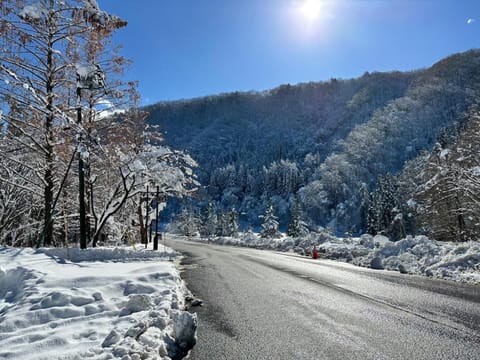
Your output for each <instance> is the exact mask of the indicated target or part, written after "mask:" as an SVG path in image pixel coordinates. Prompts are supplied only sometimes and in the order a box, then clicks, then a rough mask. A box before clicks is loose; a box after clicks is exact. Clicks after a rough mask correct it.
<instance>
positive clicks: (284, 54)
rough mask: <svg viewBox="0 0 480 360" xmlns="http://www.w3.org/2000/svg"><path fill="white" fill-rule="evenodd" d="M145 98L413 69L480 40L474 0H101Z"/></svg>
mask: <svg viewBox="0 0 480 360" xmlns="http://www.w3.org/2000/svg"><path fill="white" fill-rule="evenodd" d="M98 3H99V5H100V7H102V8H103V9H104V10H107V11H109V12H111V13H114V14H116V15H118V16H120V17H122V18H123V19H125V20H127V21H128V23H129V25H128V26H127V27H126V28H124V29H121V30H120V31H119V32H118V34H117V35H116V36H115V38H114V41H115V43H118V44H122V45H123V46H124V49H123V52H122V53H123V55H125V56H126V57H127V58H130V59H132V60H133V61H134V63H133V65H132V66H131V67H130V68H129V70H128V72H127V75H126V76H127V77H128V79H131V80H138V81H139V82H140V86H139V89H140V93H141V95H142V98H143V103H144V104H149V103H154V102H157V101H161V100H175V99H188V98H193V97H200V96H205V95H211V94H218V93H223V92H231V91H249V90H265V89H270V88H273V87H276V86H278V85H281V84H286V83H290V84H296V83H299V82H308V81H321V80H328V79H330V78H333V77H335V78H344V79H347V78H352V77H358V76H361V75H362V74H363V73H364V72H365V71H369V72H372V71H390V70H414V69H419V68H424V67H428V66H430V65H432V64H433V63H435V62H436V61H438V60H440V59H442V58H444V57H446V56H448V55H450V54H453V53H456V52H461V51H465V50H468V49H472V48H480V0H173V1H172V0H169V1H167V0H122V1H119V0H98Z"/></svg>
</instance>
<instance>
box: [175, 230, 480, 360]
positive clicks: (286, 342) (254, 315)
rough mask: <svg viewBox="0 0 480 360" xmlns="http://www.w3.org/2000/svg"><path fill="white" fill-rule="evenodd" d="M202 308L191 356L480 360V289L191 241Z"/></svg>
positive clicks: (186, 268)
mask: <svg viewBox="0 0 480 360" xmlns="http://www.w3.org/2000/svg"><path fill="white" fill-rule="evenodd" d="M167 245H168V246H170V247H173V248H174V249H176V250H178V251H180V252H182V253H184V254H185V259H184V261H183V272H182V277H183V278H184V279H185V280H186V282H187V285H188V287H189V289H190V290H191V291H192V292H193V294H194V295H195V296H196V297H199V298H201V299H202V300H204V305H203V306H202V307H195V308H192V309H191V311H194V312H197V314H198V318H199V329H198V333H197V337H198V340H197V345H196V346H195V347H194V349H193V350H192V351H191V353H190V356H189V358H190V359H193V360H207V359H208V360H215V359H229V360H230V359H234V360H237V359H238V360H241V359H252V360H253V359H255V360H259V359H275V360H279V359H288V360H290V359H376V360H377V359H448V360H451V359H462V360H466V359H472V360H473V359H475V360H478V359H480V286H477V285H466V284H458V283H453V282H448V281H441V280H432V279H427V278H424V277H419V276H408V275H401V274H397V273H394V272H387V271H378V270H370V269H363V268H358V267H354V266H351V265H349V264H344V263H339V262H334V261H329V260H312V259H309V258H305V257H299V256H296V255H292V254H284V253H276V252H271V251H262V250H255V249H246V248H236V247H226V246H215V245H210V244H203V243H193V242H186V241H183V240H181V239H180V238H174V237H170V239H169V240H168V241H167Z"/></svg>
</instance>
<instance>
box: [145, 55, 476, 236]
mask: <svg viewBox="0 0 480 360" xmlns="http://www.w3.org/2000/svg"><path fill="white" fill-rule="evenodd" d="M479 95H480V51H479V50H471V51H467V52H465V53H461V54H455V55H452V56H449V57H447V58H445V59H443V60H441V61H439V62H438V63H436V64H434V65H433V66H432V67H430V68H427V69H422V70H417V71H411V72H388V73H378V72H373V73H365V74H364V75H363V76H362V77H360V78H357V79H348V80H341V79H331V80H330V81H326V82H311V83H305V84H298V85H282V86H279V87H277V88H275V89H272V90H270V91H265V92H246V93H239V92H235V93H229V94H221V95H216V96H208V97H203V98H197V99H192V100H181V101H174V102H161V103H157V104H155V105H151V106H148V107H147V108H146V110H147V111H148V112H149V113H150V115H149V117H148V119H147V121H148V122H149V123H150V124H155V125H159V126H160V128H161V130H162V131H163V132H164V133H165V134H166V142H167V144H168V145H171V146H173V147H175V148H179V149H185V150H187V151H188V152H189V153H190V154H191V155H192V157H193V158H195V159H196V160H197V161H198V163H199V165H200V167H199V170H198V174H199V178H200V181H201V183H202V185H203V186H204V188H203V190H202V193H201V195H202V198H203V199H204V200H205V201H209V200H212V201H215V202H216V204H217V207H218V208H224V209H226V208H230V207H236V208H237V209H238V210H239V212H240V213H241V214H243V215H242V218H241V220H242V221H243V222H244V223H245V224H250V225H254V226H255V225H257V224H258V215H260V214H261V213H262V212H263V211H264V209H265V207H266V203H267V202H268V201H273V202H274V204H275V207H276V208H277V213H278V216H279V217H280V221H281V223H283V224H284V225H285V223H286V222H287V221H288V220H287V219H288V217H289V211H290V210H289V209H290V207H291V204H292V201H293V196H294V195H296V194H298V195H300V196H301V198H302V202H303V206H304V209H305V211H306V213H307V214H308V216H309V219H310V220H311V222H312V223H315V224H319V225H327V224H329V225H332V226H334V227H335V229H336V230H337V231H344V230H353V231H355V232H362V231H364V230H365V228H364V227H365V225H364V223H365V219H364V217H365V215H364V213H363V212H362V211H363V210H362V205H361V204H362V202H363V201H364V197H365V196H366V195H365V193H367V194H368V192H370V191H371V190H372V189H374V188H375V186H376V184H377V181H378V178H379V176H382V175H384V174H386V173H399V172H401V171H402V169H403V166H404V164H405V162H406V161H408V160H410V159H414V158H415V157H416V156H418V155H419V154H420V153H421V152H422V151H430V150H431V149H432V147H433V145H434V144H435V142H437V141H438V140H439V137H441V136H442V133H444V132H445V130H446V129H448V128H449V127H451V126H454V125H455V124H457V123H458V122H461V121H462V119H463V116H464V113H465V112H466V111H467V110H468V109H469V108H470V107H471V106H473V105H474V104H476V103H477V101H478V100H477V98H478V96H479Z"/></svg>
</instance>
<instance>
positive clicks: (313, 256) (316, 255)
mask: <svg viewBox="0 0 480 360" xmlns="http://www.w3.org/2000/svg"><path fill="white" fill-rule="evenodd" d="M312 259H318V250H317V246H316V245H313V251H312Z"/></svg>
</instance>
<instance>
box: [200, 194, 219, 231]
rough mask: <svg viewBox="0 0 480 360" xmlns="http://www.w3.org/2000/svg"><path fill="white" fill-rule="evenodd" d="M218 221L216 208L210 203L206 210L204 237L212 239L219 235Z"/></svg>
mask: <svg viewBox="0 0 480 360" xmlns="http://www.w3.org/2000/svg"><path fill="white" fill-rule="evenodd" d="M217 227H218V219H217V213H216V211H215V206H214V205H213V203H212V202H209V203H208V205H207V209H206V214H205V218H204V221H203V227H202V228H203V235H204V236H206V237H207V238H208V239H210V238H211V237H212V236H215V235H216V233H217Z"/></svg>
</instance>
